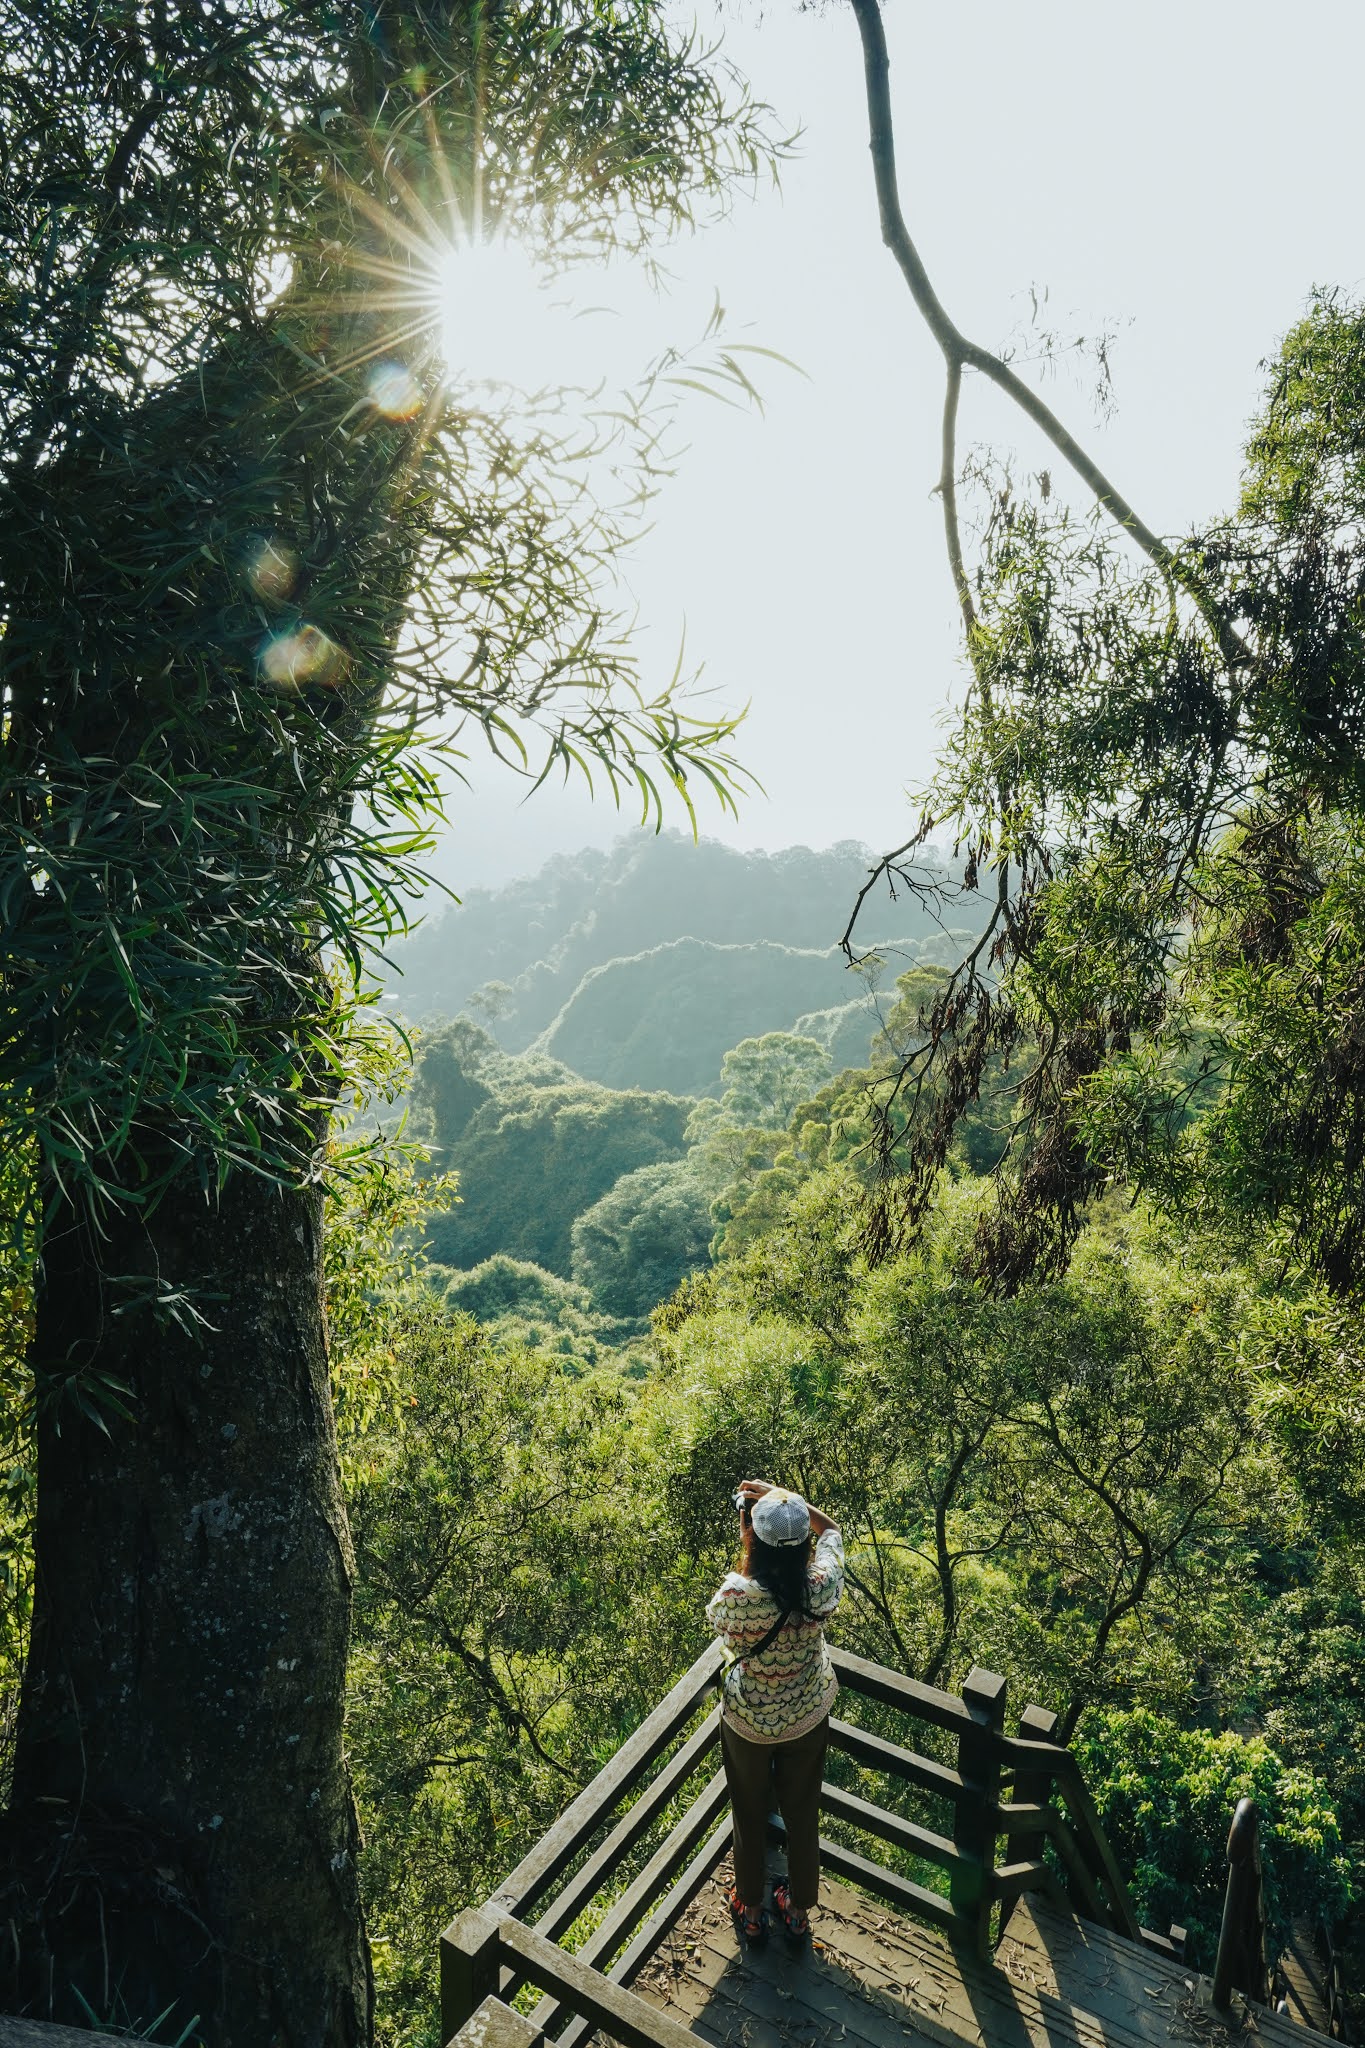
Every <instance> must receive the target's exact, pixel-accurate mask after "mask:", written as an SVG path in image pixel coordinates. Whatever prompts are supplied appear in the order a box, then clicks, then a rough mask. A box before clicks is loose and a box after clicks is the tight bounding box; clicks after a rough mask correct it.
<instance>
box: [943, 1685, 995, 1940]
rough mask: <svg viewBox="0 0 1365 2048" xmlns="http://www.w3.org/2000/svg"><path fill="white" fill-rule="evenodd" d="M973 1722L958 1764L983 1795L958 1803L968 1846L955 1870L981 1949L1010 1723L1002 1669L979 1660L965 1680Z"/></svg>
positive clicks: (957, 1899) (967, 1920) (962, 1739)
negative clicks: (1003, 1740)
mask: <svg viewBox="0 0 1365 2048" xmlns="http://www.w3.org/2000/svg"><path fill="white" fill-rule="evenodd" d="M962 1699H963V1703H964V1705H965V1706H966V1707H967V1709H968V1710H969V1713H970V1716H971V1721H970V1725H969V1726H968V1727H966V1728H964V1729H963V1730H962V1731H961V1733H960V1734H959V1736H958V1739H957V1767H958V1770H959V1771H960V1772H961V1774H962V1776H963V1778H964V1779H965V1781H966V1782H967V1783H968V1784H969V1785H976V1786H979V1787H980V1797H979V1798H975V1799H972V1798H969V1797H964V1798H962V1799H960V1800H959V1801H958V1803H957V1805H956V1807H955V1808H954V1809H953V1840H954V1841H955V1842H956V1844H957V1846H958V1848H959V1850H960V1851H961V1852H962V1853H961V1855H960V1856H959V1857H958V1858H957V1860H956V1861H955V1862H954V1863H953V1864H952V1866H951V1868H950V1870H949V1890H950V1895H951V1898H952V1901H953V1910H954V1912H956V1913H957V1915H958V1917H959V1919H960V1920H961V1921H962V1923H963V1925H964V1929H965V1927H966V1926H967V1925H968V1924H970V1926H971V1929H972V1939H973V1941H974V1943H975V1946H976V1951H977V1954H978V1955H980V1956H982V1957H984V1956H985V1955H986V1954H987V1953H988V1952H989V1949H990V1946H991V1915H992V1913H993V1911H994V1901H993V1899H992V1896H991V1868H992V1866H993V1864H994V1862H995V1832H996V1823H995V1809H996V1806H997V1804H998V1802H999V1798H1000V1750H999V1739H1000V1736H1001V1734H1002V1733H1003V1730H1004V1726H1005V1681H1004V1679H1003V1678H1002V1677H1001V1676H1000V1674H999V1672H996V1671H983V1670H981V1669H980V1667H979V1666H977V1665H973V1666H972V1669H971V1670H970V1671H969V1672H968V1674H967V1677H966V1679H965V1680H964V1681H963V1686H962Z"/></svg>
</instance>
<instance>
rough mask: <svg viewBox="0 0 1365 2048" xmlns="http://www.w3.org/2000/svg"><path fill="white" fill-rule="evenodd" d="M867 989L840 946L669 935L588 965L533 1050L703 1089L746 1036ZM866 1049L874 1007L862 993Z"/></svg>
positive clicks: (597, 1076) (612, 1073)
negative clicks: (735, 942) (824, 948)
mask: <svg viewBox="0 0 1365 2048" xmlns="http://www.w3.org/2000/svg"><path fill="white" fill-rule="evenodd" d="M850 989H852V990H853V991H855V992H856V993H857V995H858V996H862V991H861V989H860V988H859V984H858V982H857V980H856V978H855V977H854V976H852V975H851V974H850V972H849V969H848V966H847V963H846V962H845V960H844V957H843V955H842V953H840V952H838V951H837V950H834V949H831V950H830V951H829V952H827V953H817V952H815V951H813V950H811V949H809V948H798V947H795V946H783V945H778V944H776V943H774V942H773V941H772V940H768V939H760V940H757V941H755V942H754V943H753V944H751V945H747V946H725V945H717V944H715V943H714V942H713V941H712V940H709V939H696V938H686V939H671V940H670V941H669V942H668V943H667V944H666V945H662V946H652V947H651V948H650V949H649V951H648V952H645V953H635V954H632V955H631V956H630V957H629V958H627V959H617V960H609V961H607V962H606V964H605V965H604V966H601V967H592V968H589V970H588V972H587V973H586V974H585V975H584V977H583V979H582V980H581V981H580V982H579V984H578V986H577V988H576V989H575V990H574V992H573V994H572V995H571V996H570V998H569V1000H568V1002H567V1003H566V1004H565V1005H564V1008H563V1009H562V1010H561V1011H560V1013H559V1015H558V1016H557V1017H556V1018H555V1019H554V1021H553V1023H552V1024H551V1025H550V1027H549V1029H548V1030H546V1031H544V1032H542V1034H541V1036H540V1037H539V1038H538V1039H537V1040H536V1041H535V1045H534V1048H533V1050H535V1051H536V1052H543V1053H548V1054H550V1055H551V1056H552V1057H553V1058H554V1059H557V1060H562V1061H563V1062H564V1064H565V1065H566V1066H568V1067H572V1068H573V1070H574V1071H575V1073H578V1074H582V1075H584V1076H585V1077H586V1078H587V1079H588V1080H590V1081H600V1082H602V1083H604V1084H605V1086H607V1087H609V1088H652V1089H668V1090H670V1091H671V1092H673V1093H674V1094H679V1095H703V1094H706V1093H707V1092H708V1091H709V1090H711V1089H712V1088H714V1087H715V1086H716V1083H717V1078H718V1076H719V1074H720V1063H721V1059H722V1057H723V1056H724V1054H725V1053H726V1052H727V1051H728V1050H729V1048H730V1047H731V1046H732V1045H736V1044H738V1042H739V1041H740V1039H742V1038H757V1037H760V1036H761V1035H762V1034H763V1033H764V1032H766V1031H782V1030H789V1029H790V1028H791V1026H792V1024H793V1022H794V1020H795V1019H796V1018H797V1017H798V1016H800V1015H801V1014H802V1013H803V1012H813V1011H824V1010H826V1009H834V1008H838V1007H840V1006H842V1005H844V1004H847V1003H848V1002H849V999H850ZM857 1008H858V1010H860V1011H861V1014H862V1016H863V1018H864V1020H865V1021H864V1023H863V1025H862V1030H861V1033H860V1037H861V1044H860V1046H859V1053H860V1055H861V1057H862V1058H866V1055H867V1048H868V1044H869V1042H870V1040H871V1037H872V1033H873V1031H874V1030H875V1029H876V1024H877V1018H876V1012H875V1010H874V1009H873V1008H872V1006H871V1004H870V1003H869V1002H867V1000H866V998H865V997H863V999H862V1001H861V1002H859V1003H858V1004H857Z"/></svg>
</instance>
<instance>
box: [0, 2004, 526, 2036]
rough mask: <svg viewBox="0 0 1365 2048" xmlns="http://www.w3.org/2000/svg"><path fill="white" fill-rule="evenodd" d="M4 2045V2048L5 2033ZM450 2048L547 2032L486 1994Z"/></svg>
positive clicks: (0, 2034) (1, 2034)
mask: <svg viewBox="0 0 1365 2048" xmlns="http://www.w3.org/2000/svg"><path fill="white" fill-rule="evenodd" d="M0 2048H4V2035H3V2033H0ZM446 2048H545V2036H544V2035H543V2034H542V2033H541V2032H540V2030H539V2028H538V2027H533V2026H532V2025H531V2022H530V2021H529V2020H528V2019H527V2018H526V2017H525V2015H524V2014H523V2013H519V2012H513V2010H512V2008H511V2006H510V2005H504V2004H503V2002H502V2000H501V1999H500V1998H485V2000H484V2002H483V2004H482V2005H481V2006H480V2007H479V2009H478V2011H477V2012H474V2013H471V2015H470V2017H469V2018H468V2019H467V2020H466V2021H465V2023H464V2025H463V2026H462V2027H461V2028H460V2031H459V2033H458V2034H456V2035H455V2036H454V2039H453V2040H452V2041H449V2042H447V2043H446Z"/></svg>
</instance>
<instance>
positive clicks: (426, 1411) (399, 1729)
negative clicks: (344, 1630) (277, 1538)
mask: <svg viewBox="0 0 1365 2048" xmlns="http://www.w3.org/2000/svg"><path fill="white" fill-rule="evenodd" d="M395 1343H396V1349H397V1352H398V1355H399V1358H400V1360H401V1362H402V1367H403V1371H404V1375H405V1379H404V1384H405V1387H406V1388H407V1389H408V1390H409V1398H410V1400H411V1402H412V1404H413V1405H412V1406H411V1407H410V1408H408V1409H407V1410H406V1411H405V1422H404V1426H403V1428H402V1429H401V1430H397V1429H392V1430H389V1431H387V1432H385V1433H384V1434H383V1435H382V1436H381V1437H380V1438H379V1439H378V1440H376V1441H375V1442H374V1444H373V1447H372V1448H373V1457H372V1470H371V1476H370V1477H369V1478H368V1479H367V1480H366V1482H365V1484H364V1485H363V1486H361V1487H360V1488H358V1489H357V1490H356V1491H355V1492H354V1493H353V1496H352V1510H351V1512H352V1525H353V1530H354V1535H355V1542H356V1552H357V1560H358V1567H359V1578H358V1585H357V1599H356V1624H355V1654H354V1659H353V1670H352V1691H351V1707H350V1730H351V1758H352V1768H353V1771H354V1774H355V1781H356V1793H357V1798H358V1801H359V1804H360V1809H361V1815H362V1821H363V1825H364V1829H365V1834H366V1839H367V1843H368V1848H367V1854H366V1859H365V1864H364V1872H363V1875H364V1882H365V1886H366V1896H367V1914H368V1919H369V1924H370V1927H371V1930H372V1935H373V1936H374V1938H375V1940H376V1968H377V1976H378V1982H379V1988H380V2025H379V2040H380V2042H381V2043H382V2044H385V2048H396V2044H397V2043H399V2042H401V2043H403V2044H404V2048H418V2044H421V2048H425V2044H426V2043H427V2042H428V2040H429V2039H431V2038H432V2037H430V2036H429V2035H428V2034H427V2033H426V2031H425V2029H426V2028H427V2027H428V2026H430V2024H431V2017H430V2016H431V2014H432V2013H433V2011H434V2006H435V1981H434V1979H435V1963H436V1958H435V1943H434V1939H433V1930H435V1929H438V1928H439V1927H440V1926H441V1925H443V1924H444V1921H445V1920H446V1919H447V1918H448V1917H449V1916H450V1914H451V1913H452V1912H453V1911H456V1910H458V1908H459V1907H460V1906H462V1905H464V1904H466V1903H472V1902H474V1901H475V1900H476V1899H479V1898H481V1897H483V1896H485V1895H486V1894H487V1893H488V1892H489V1891H491V1890H492V1889H493V1887H494V1886H495V1885H496V1883H497V1882H498V1881H499V1879H500V1878H501V1877H503V1876H504V1875H505V1874H506V1872H507V1871H508V1870H509V1869H510V1868H511V1867H512V1865H513V1864H514V1863H515V1862H516V1861H517V1860H518V1858H519V1857H520V1856H521V1855H522V1854H524V1853H525V1851H526V1850H527V1849H528V1848H529V1847H530V1846H531V1844H532V1842H533V1841H534V1840H535V1839H536V1838H537V1836H538V1835H539V1834H541V1833H542V1832H543V1831H544V1830H545V1828H546V1827H547V1826H548V1825H549V1823H550V1822H551V1821H552V1820H553V1819H554V1818H555V1817H556V1815H557V1814H558V1813H559V1812H560V1811H561V1810H562V1808H563V1806H564V1805H565V1803H566V1802H567V1800H568V1799H569V1797H571V1796H572V1793H573V1792H574V1790H575V1789H576V1788H577V1787H578V1786H579V1785H580V1784H581V1783H583V1782H584V1781H586V1779H587V1778H588V1777H590V1776H591V1775H592V1773H593V1772H594V1771H595V1770H597V1769H598V1768H599V1767H600V1765H601V1764H602V1763H604V1762H605V1761H606V1759H607V1757H608V1756H609V1755H610V1754H611V1752H612V1750H613V1749H614V1748H616V1747H617V1745H618V1744H619V1742H620V1741H621V1739H622V1738H623V1737H624V1736H625V1735H626V1733H627V1732H628V1731H629V1730H630V1729H631V1728H632V1727H633V1726H634V1725H635V1724H636V1723H637V1722H638V1721H639V1719H640V1718H642V1716H643V1714H644V1713H645V1711H646V1710H647V1708H648V1706H649V1705H650V1704H651V1703H652V1702H653V1700H654V1698H655V1697H656V1696H657V1693H658V1692H659V1691H660V1690H661V1689H662V1688H663V1687H664V1686H665V1685H666V1684H667V1682H668V1676H669V1674H671V1673H673V1672H675V1671H678V1670H680V1669H681V1668H683V1666H684V1665H685V1664H687V1663H688V1662H690V1661H691V1659H692V1658H693V1657H694V1656H695V1654H696V1650H697V1646H698V1645H697V1636H696V1630H697V1614H696V1600H695V1587H694V1586H693V1585H692V1584H691V1583H690V1582H686V1581H684V1582H682V1583H680V1577H679V1573H678V1569H677V1559H676V1546H675V1545H674V1544H673V1543H672V1541H671V1539H670V1536H669V1533H668V1532H667V1530H659V1529H658V1528H656V1527H655V1526H653V1521H654V1518H653V1517H652V1515H651V1513H650V1510H649V1503H648V1498H647V1495H646V1494H645V1492H644V1485H645V1481H644V1475H642V1474H641V1472H640V1470H639V1467H638V1462H637V1460H636V1457H635V1455H634V1453H633V1450H632V1448H631V1446H630V1444H629V1442H628V1437H627V1431H628V1425H629V1420H630V1414H631V1402H632V1398H633V1397H632V1394H631V1389H630V1386H629V1383H628V1382H625V1381H622V1380H621V1379H619V1378H618V1377H616V1376H614V1375H612V1376H609V1377H607V1376H602V1377H597V1378H593V1379H574V1378H572V1377H569V1376H566V1375H565V1374H564V1373H563V1372H562V1371H561V1370H560V1367H559V1364H558V1363H557V1361H556V1360H554V1359H553V1358H551V1357H548V1356H547V1355H545V1354H544V1353H537V1352H524V1351H518V1350H516V1349H513V1348H509V1347H507V1346H503V1345H499V1346H494V1345H492V1344H490V1343H489V1342H488V1341H487V1340H486V1339H485V1338H483V1337H482V1336H481V1335H480V1333H479V1332H478V1331H477V1330H476V1329H475V1328H474V1326H473V1325H472V1324H471V1323H469V1322H468V1321H467V1320H466V1319H464V1318H461V1317H450V1316H448V1315H446V1314H445V1313H444V1312H443V1311H442V1309H441V1308H440V1306H439V1304H437V1303H436V1302H435V1301H434V1300H433V1299H430V1298H428V1299H427V1300H426V1301H425V1302H422V1303H419V1304H415V1305H414V1306H413V1307H411V1308H410V1309H409V1310H408V1312H407V1313H406V1314H405V1316H404V1317H403V1318H402V1319H401V1322H400V1326H399V1327H398V1329H397V1330H396V1335H395Z"/></svg>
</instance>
